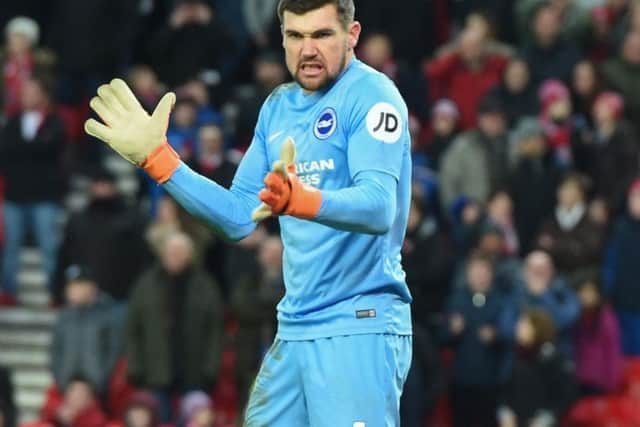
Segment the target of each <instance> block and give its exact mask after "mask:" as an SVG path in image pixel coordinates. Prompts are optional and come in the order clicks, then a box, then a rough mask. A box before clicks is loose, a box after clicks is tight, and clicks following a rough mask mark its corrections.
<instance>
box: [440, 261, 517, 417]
mask: <svg viewBox="0 0 640 427" xmlns="http://www.w3.org/2000/svg"><path fill="white" fill-rule="evenodd" d="M493 278H494V275H493V265H492V261H491V259H490V258H488V257H486V256H484V255H482V254H478V253H474V254H472V255H471V257H470V259H469V261H468V263H467V267H466V278H465V286H464V288H462V289H458V290H455V291H454V292H453V293H452V294H451V296H450V299H449V301H448V304H447V311H446V314H447V319H446V323H445V325H444V326H445V331H444V336H445V338H446V340H447V341H448V342H449V343H450V344H451V345H452V346H453V347H454V349H455V359H454V362H453V378H452V383H453V384H452V387H453V388H452V390H451V405H452V409H453V414H454V422H453V424H454V426H456V427H458V426H459V427H469V426H478V427H480V426H487V427H489V426H493V425H495V410H496V402H497V396H498V389H499V386H500V382H501V373H502V365H503V363H504V361H505V356H506V352H505V347H504V343H503V342H502V340H501V338H500V336H499V334H498V322H499V319H500V317H501V315H502V311H503V299H502V297H501V296H500V294H499V293H498V292H496V291H495V290H494V288H493Z"/></svg>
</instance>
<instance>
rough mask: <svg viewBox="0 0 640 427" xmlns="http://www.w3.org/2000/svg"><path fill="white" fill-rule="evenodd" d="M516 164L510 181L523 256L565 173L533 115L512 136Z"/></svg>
mask: <svg viewBox="0 0 640 427" xmlns="http://www.w3.org/2000/svg"><path fill="white" fill-rule="evenodd" d="M510 140H511V141H510V142H511V152H512V159H513V167H512V169H511V173H510V176H509V179H508V180H507V182H508V183H509V193H510V194H511V198H512V199H513V210H514V211H513V216H514V222H515V226H516V230H517V232H518V240H519V241H520V255H525V254H527V253H529V252H530V251H531V250H532V249H533V248H534V246H535V238H536V236H537V233H538V231H539V230H540V227H541V225H542V222H543V221H544V220H545V218H546V216H547V215H548V214H549V212H551V211H553V207H554V205H555V195H556V191H557V188H558V184H559V182H560V179H561V177H562V174H563V169H562V168H561V167H560V166H559V165H558V164H557V163H556V161H555V159H554V156H553V153H552V152H551V150H549V147H548V145H547V142H546V140H545V137H544V130H543V129H542V126H540V124H539V123H538V121H537V120H536V119H535V118H533V117H525V118H522V119H521V120H520V121H519V122H518V125H517V126H516V128H515V129H514V130H513V132H512V133H511V135H510Z"/></svg>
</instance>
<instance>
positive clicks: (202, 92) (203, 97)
mask: <svg viewBox="0 0 640 427" xmlns="http://www.w3.org/2000/svg"><path fill="white" fill-rule="evenodd" d="M176 92H177V93H178V94H179V95H180V96H184V97H185V98H190V99H192V100H194V101H195V103H196V125H197V126H203V125H205V124H209V123H213V124H216V125H218V126H221V125H222V124H223V117H222V114H221V113H220V112H218V111H217V110H216V109H214V108H213V106H212V104H211V99H210V97H209V89H208V88H207V85H206V84H205V82H204V81H202V80H201V79H191V80H189V81H188V82H186V83H185V84H183V85H182V86H180V87H179V88H177V89H176ZM196 149H197V147H196Z"/></svg>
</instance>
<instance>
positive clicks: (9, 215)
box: [0, 76, 66, 304]
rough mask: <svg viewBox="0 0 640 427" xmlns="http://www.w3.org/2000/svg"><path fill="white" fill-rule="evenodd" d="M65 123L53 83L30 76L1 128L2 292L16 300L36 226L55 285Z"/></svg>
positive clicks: (9, 300)
mask: <svg viewBox="0 0 640 427" xmlns="http://www.w3.org/2000/svg"><path fill="white" fill-rule="evenodd" d="M65 142H66V136H65V130H64V124H63V122H62V119H61V118H60V116H58V115H57V114H56V113H55V111H54V109H53V103H52V101H51V82H50V81H48V80H47V79H46V78H44V77H41V76H31V77H29V78H28V79H27V80H26V81H25V82H24V84H23V86H22V92H21V99H20V113H19V114H17V115H15V116H13V117H12V118H11V119H10V120H9V121H8V122H7V124H6V125H5V127H4V128H2V130H0V175H1V176H2V177H3V178H4V187H5V193H4V204H3V207H2V209H3V216H4V226H5V227H4V230H5V241H4V254H3V261H2V288H1V290H2V292H3V293H4V299H5V302H7V303H9V304H10V303H12V302H15V300H14V298H15V296H16V291H17V273H18V268H19V255H20V251H21V249H22V246H23V244H24V240H25V237H26V234H27V233H28V232H29V231H31V232H32V233H33V235H34V237H35V243H36V245H37V247H38V250H39V251H40V254H41V256H42V264H43V265H42V267H43V269H44V272H45V275H46V283H47V286H48V287H49V288H51V287H52V285H53V281H52V278H53V274H54V271H55V265H56V257H57V253H58V246H59V240H60V232H59V231H60V223H59V221H60V219H61V215H62V207H61V201H62V198H63V197H64V194H65V191H66V177H65V167H64V159H63V156H62V154H63V150H64V145H65Z"/></svg>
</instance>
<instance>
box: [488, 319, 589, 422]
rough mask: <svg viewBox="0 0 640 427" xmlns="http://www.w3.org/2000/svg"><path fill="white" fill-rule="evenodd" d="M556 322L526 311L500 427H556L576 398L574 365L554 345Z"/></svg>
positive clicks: (503, 399)
mask: <svg viewBox="0 0 640 427" xmlns="http://www.w3.org/2000/svg"><path fill="white" fill-rule="evenodd" d="M554 341H555V325H554V322H553V319H552V318H551V317H550V316H549V315H548V314H547V313H546V312H545V311H543V310H541V309H530V310H527V311H525V312H524V313H523V314H522V315H521V316H520V318H519V320H518V325H517V328H516V343H517V357H516V362H515V365H514V368H513V371H512V373H511V375H510V378H509V380H508V381H507V383H506V384H505V386H504V388H503V390H502V393H501V397H500V407H499V410H498V420H499V425H500V427H513V426H527V427H553V426H557V425H559V424H558V423H559V421H560V419H561V418H562V416H563V414H564V412H565V411H566V410H567V409H569V407H570V406H571V404H572V403H573V401H574V399H575V398H576V395H577V390H576V386H575V381H574V377H573V375H574V367H573V363H572V362H571V361H570V360H569V359H567V358H566V357H564V356H563V355H562V353H561V352H559V351H558V350H557V349H556V346H555V343H554Z"/></svg>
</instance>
